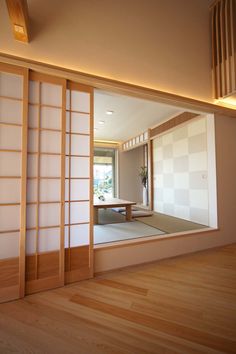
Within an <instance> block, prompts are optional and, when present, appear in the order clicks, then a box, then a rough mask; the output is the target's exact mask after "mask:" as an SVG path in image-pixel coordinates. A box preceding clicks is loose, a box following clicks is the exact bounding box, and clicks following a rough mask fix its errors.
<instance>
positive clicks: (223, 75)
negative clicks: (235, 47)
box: [219, 1, 227, 96]
mask: <svg viewBox="0 0 236 354" xmlns="http://www.w3.org/2000/svg"><path fill="white" fill-rule="evenodd" d="M224 5H225V1H221V2H220V4H219V7H220V18H219V21H220V46H221V64H220V69H221V78H222V95H223V96H225V95H226V93H227V85H226V43H225V37H226V36H225V11H224Z"/></svg>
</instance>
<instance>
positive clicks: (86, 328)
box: [0, 245, 236, 354]
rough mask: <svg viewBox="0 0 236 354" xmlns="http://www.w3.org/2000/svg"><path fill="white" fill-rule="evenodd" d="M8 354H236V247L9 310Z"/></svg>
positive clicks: (2, 333) (0, 313)
mask: <svg viewBox="0 0 236 354" xmlns="http://www.w3.org/2000/svg"><path fill="white" fill-rule="evenodd" d="M0 353H1V354H7V353H45V354H47V353H48V354H49V353H50V354H54V353H56V354H59V353H65V354H67V353H79V354H81V353H82V354H97V353H99V354H113V353H120V354H123V353H133V354H139V353H140V354H141V353H142V354H144V353H155V354H158V353H163V354H169V353H181V354H185V353H186V354H192V353H195V354H196V353H207V354H211V353H236V245H231V246H227V247H224V248H219V249H214V250H210V251H204V252H200V253H195V254H191V255H187V256H181V257H177V258H172V259H169V260H163V261H159V262H156V263H152V264H149V265H145V266H138V267H133V268H129V269H126V270H122V271H117V272H113V273H107V274H106V275H102V276H100V277H97V278H95V279H93V280H90V281H84V282H80V283H77V284H74V285H70V286H67V287H65V288H60V289H57V290H52V291H47V292H44V293H40V294H35V295H31V296H28V297H26V298H25V299H24V300H19V301H14V302H10V303H6V304H2V305H0Z"/></svg>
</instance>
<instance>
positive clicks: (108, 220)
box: [94, 90, 217, 245]
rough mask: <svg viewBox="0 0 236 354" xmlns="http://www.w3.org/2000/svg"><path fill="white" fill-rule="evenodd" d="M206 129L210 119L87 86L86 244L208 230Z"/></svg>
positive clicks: (212, 180)
mask: <svg viewBox="0 0 236 354" xmlns="http://www.w3.org/2000/svg"><path fill="white" fill-rule="evenodd" d="M163 122H164V123H163ZM174 122H175V123H174ZM211 131H214V117H213V116H210V115H208V116H207V114H204V113H201V112H188V111H183V110H181V109H179V108H177V107H175V106H171V105H164V104H161V103H158V102H151V101H147V100H141V99H138V98H134V97H129V96H125V95H118V94H114V93H111V92H104V91H101V90H95V94H94V141H95V144H94V145H95V147H94V201H95V203H98V205H99V208H98V210H97V214H98V216H97V217H96V222H95V226H94V244H95V245H96V244H103V243H104V244H105V243H108V242H116V241H124V240H130V239H138V238H140V237H141V238H142V237H148V236H155V235H156V236H157V235H160V236H164V235H169V234H176V233H177V234H178V233H179V232H187V231H192V230H200V229H207V228H208V227H209V226H210V227H216V226H217V206H216V203H215V200H216V176H215V138H214V134H213V135H212V134H211V133H210V132H211ZM114 198H115V199H114ZM125 201H126V202H127V203H128V202H130V203H132V205H131V209H132V212H131V218H130V220H127V218H126V207H125V205H123V204H124V203H125ZM112 202H113V205H111V206H110V205H109V204H111V203H112ZM114 203H118V204H117V205H114ZM119 203H121V205H119ZM122 203H123V204H122ZM103 204H104V205H105V206H106V207H104V208H102V206H103Z"/></svg>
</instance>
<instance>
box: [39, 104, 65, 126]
mask: <svg viewBox="0 0 236 354" xmlns="http://www.w3.org/2000/svg"><path fill="white" fill-rule="evenodd" d="M61 115H62V111H61V109H60V108H54V107H42V108H41V128H46V129H59V130H61Z"/></svg>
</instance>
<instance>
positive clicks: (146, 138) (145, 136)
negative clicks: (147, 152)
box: [144, 132, 148, 140]
mask: <svg viewBox="0 0 236 354" xmlns="http://www.w3.org/2000/svg"><path fill="white" fill-rule="evenodd" d="M144 140H148V132H145V133H144Z"/></svg>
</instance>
